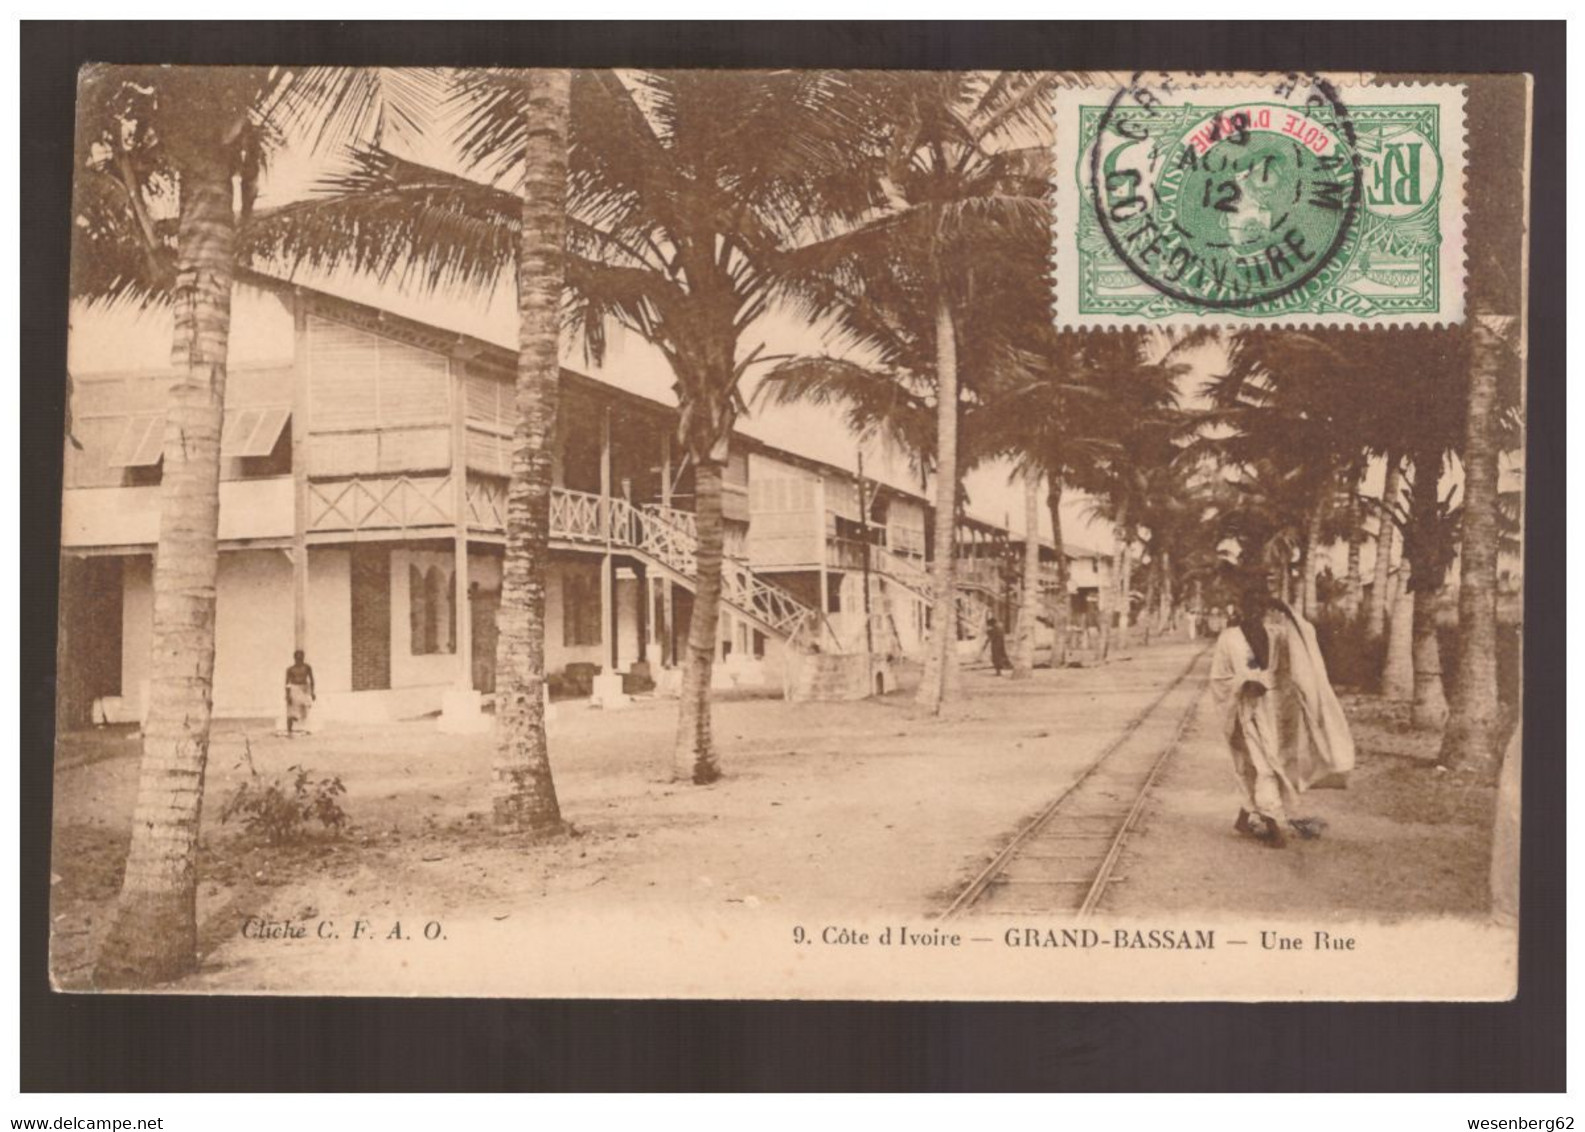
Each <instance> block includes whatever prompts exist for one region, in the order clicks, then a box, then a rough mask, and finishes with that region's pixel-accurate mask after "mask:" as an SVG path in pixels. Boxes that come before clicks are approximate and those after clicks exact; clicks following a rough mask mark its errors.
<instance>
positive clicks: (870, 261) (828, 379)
mask: <svg viewBox="0 0 1585 1132" xmlns="http://www.w3.org/2000/svg"><path fill="white" fill-rule="evenodd" d="M979 236H980V240H981V246H982V251H983V254H982V255H981V257H980V266H979V267H978V268H977V280H976V283H975V286H974V290H973V293H972V295H970V296H968V297H967V299H966V301H965V304H964V306H963V307H962V309H961V310H960V311H959V312H958V323H957V325H960V326H961V330H960V331H958V332H956V333H954V335H953V339H954V341H953V345H954V356H955V358H956V360H957V364H958V366H959V369H960V371H961V372H962V373H963V374H966V375H969V380H965V381H962V382H961V383H960V385H959V388H958V391H957V397H956V411H955V412H954V413H953V414H952V417H953V420H952V426H951V429H950V433H951V437H952V439H953V442H954V444H955V445H956V450H957V453H958V456H957V459H956V460H955V461H954V467H955V468H956V469H957V470H956V472H955V473H954V474H955V476H956V477H957V478H959V479H961V475H962V473H963V471H964V470H966V469H967V468H969V467H972V466H973V465H974V464H975V463H977V462H979V461H980V460H983V459H987V458H990V457H992V456H994V455H996V454H998V453H997V442H995V441H994V439H993V438H992V436H991V435H990V434H989V433H987V432H984V431H983V430H982V429H981V428H980V425H979V420H980V418H981V417H982V416H983V415H984V414H985V413H987V412H988V411H989V407H990V406H991V405H993V404H996V403H997V399H998V397H1000V396H1003V395H1005V392H1006V391H1007V390H1008V389H1010V388H1016V387H1019V386H1025V385H1028V384H1030V383H1031V381H1032V378H1033V375H1032V371H1031V369H1030V367H1031V366H1035V365H1037V364H1038V359H1037V358H1036V357H1035V356H1034V355H1033V354H1032V353H1031V352H1029V351H1028V350H1026V349H1024V348H1023V344H1024V343H1026V342H1027V341H1028V339H1029V338H1030V336H1031V334H1032V333H1033V332H1036V331H1039V330H1041V329H1044V328H1048V327H1049V321H1050V316H1049V309H1048V307H1047V305H1046V304H1045V303H1044V302H1042V301H1039V296H1040V295H1041V286H1042V282H1041V275H1042V272H1041V267H1040V255H1039V252H1040V249H1039V248H1038V247H1037V246H1032V245H1030V244H1028V243H1027V242H1025V241H1022V240H1014V239H1009V238H1007V235H1006V234H1005V233H993V232H986V231H982V232H980V233H979ZM840 243H843V244H845V243H846V241H840ZM993 243H994V248H993V247H992V246H991V245H992V244H993ZM829 252H830V249H829V247H827V246H824V245H816V246H814V247H813V248H812V249H811V252H810V254H808V255H807V256H798V257H788V260H789V261H792V260H795V259H796V260H801V261H802V262H798V263H796V264H795V265H794V267H793V268H792V271H794V272H796V271H799V270H800V269H801V270H802V271H804V272H806V274H796V275H794V274H791V273H790V274H789V277H788V278H789V286H793V287H796V288H797V291H798V294H799V295H800V296H801V297H802V298H803V300H804V301H805V302H806V303H807V304H808V309H810V310H811V311H812V312H815V313H816V314H817V316H819V317H826V318H834V319H835V320H836V322H837V325H838V326H839V327H840V330H841V332H842V334H843V336H844V337H845V338H846V340H847V341H846V342H845V343H844V345H846V346H847V347H848V351H847V353H848V354H850V355H852V356H833V355H812V356H795V357H792V358H788V359H785V360H782V361H779V362H778V363H777V364H776V365H775V366H774V367H773V368H772V369H771V371H770V372H769V373H768V374H767V375H766V376H765V378H764V380H763V381H762V382H761V384H760V387H759V390H758V392H757V398H758V399H759V401H760V402H761V403H762V404H766V405H790V404H796V403H799V402H803V403H808V404H815V405H825V406H840V407H841V408H842V409H843V413H844V417H845V419H846V422H847V424H848V427H849V428H850V429H851V431H852V432H853V433H854V434H855V435H857V436H859V437H861V438H868V437H884V438H885V439H886V440H887V441H888V442H890V443H891V444H892V445H893V446H894V447H896V448H897V449H899V450H900V451H902V452H904V453H906V454H907V456H908V458H909V459H910V461H911V462H912V463H913V465H914V467H915V468H916V469H918V470H919V471H921V472H931V471H933V472H934V474H935V475H936V476H937V478H938V480H939V478H940V477H941V476H942V475H943V474H945V472H944V470H943V469H944V465H943V463H942V460H941V458H940V454H939V451H938V444H939V441H940V439H941V431H940V422H941V413H940V406H939V398H940V396H941V394H940V392H939V390H938V380H937V367H938V364H939V361H940V358H939V354H938V350H937V343H938V341H939V339H938V331H939V329H940V328H939V326H938V324H937V322H936V319H935V315H936V309H937V304H936V302H935V299H934V292H933V289H932V288H931V286H930V285H929V283H928V280H929V278H930V275H929V271H930V269H929V267H928V264H923V263H922V262H921V260H922V259H924V257H923V256H921V255H920V254H918V249H916V248H911V247H908V246H907V245H902V244H893V245H886V246H883V247H882V248H879V249H873V250H870V251H869V252H868V253H867V254H864V255H861V256H859V257H857V258H855V259H853V260H852V261H845V260H843V259H841V258H838V257H834V256H832V255H830V254H829ZM883 252H884V253H889V254H882V253H883ZM809 261H813V262H814V264H815V266H814V269H813V270H810V269H809V267H808V263H809ZM784 262H786V261H784ZM784 270H785V268H784ZM961 494H962V492H961V483H960V484H959V486H958V488H957V489H955V490H954V491H953V496H954V500H955V502H954V506H956V507H957V508H958V513H957V514H954V515H952V516H950V518H951V519H952V522H951V523H950V524H949V525H948V527H949V529H950V530H951V531H952V533H953V538H952V540H951V541H949V542H947V543H945V544H943V543H941V542H940V541H939V539H940V537H941V529H942V527H943V524H942V523H941V517H940V514H939V512H937V514H936V516H935V521H936V539H937V541H936V542H935V543H934V545H935V546H936V547H937V548H938V549H937V551H936V555H935V557H936V559H937V561H938V564H939V559H940V558H942V557H943V556H944V555H946V556H950V554H951V553H952V552H951V550H950V549H948V550H942V549H940V548H941V547H943V545H944V546H945V547H948V548H950V547H952V545H953V543H954V542H955V541H956V531H957V525H958V520H959V518H960V517H961V510H962V508H961ZM939 495H940V489H939V484H938V497H939ZM1036 549H1037V551H1038V546H1037V547H1036ZM954 584H955V583H954ZM956 604H957V603H956V601H955V600H954V601H953V602H952V603H951V608H950V609H949V610H948V611H947V613H946V614H942V612H941V611H940V609H939V607H938V606H936V605H934V604H933V605H932V614H931V621H932V632H934V628H933V627H934V625H935V623H936V620H937V618H939V617H941V616H948V617H954V618H955V616H956ZM951 632H952V638H951V639H955V637H956V631H955V629H951ZM938 643H939V637H938V636H932V638H931V640H930V643H929V644H928V645H927V648H931V649H933V648H935V647H937V645H938ZM937 706H939V701H937Z"/></svg>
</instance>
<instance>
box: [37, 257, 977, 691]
mask: <svg viewBox="0 0 1585 1132" xmlns="http://www.w3.org/2000/svg"><path fill="white" fill-rule="evenodd" d="M234 321H235V322H236V324H237V325H236V328H235V330H234V336H235V337H237V338H238V339H242V340H246V341H247V342H249V343H251V344H252V345H251V349H249V350H247V351H244V352H243V353H244V354H245V356H244V357H242V358H239V359H238V360H237V361H235V362H234V363H233V365H232V367H231V371H230V376H229V383H228V388H227V397H226V418H225V428H224V433H223V437H222V441H221V455H222V459H223V461H224V462H223V468H222V483H221V489H220V490H221V509H220V539H221V555H220V573H219V586H218V596H217V612H216V619H217V624H216V636H217V640H216V668H215V708H216V711H217V713H218V714H221V715H240V716H272V715H275V714H276V713H277V712H278V711H279V707H280V701H281V697H282V688H281V684H282V673H283V671H284V669H285V667H286V666H287V665H288V664H289V663H290V662H291V655H292V652H293V650H294V649H296V648H301V649H303V650H304V651H305V652H306V653H307V655H308V659H309V663H311V664H312V665H313V666H314V669H315V673H316V676H317V680H318V686H319V690H320V714H321V717H322V718H324V717H328V718H364V719H369V718H375V719H378V718H406V717H413V716H418V715H423V714H426V713H431V712H434V711H436V710H440V709H445V711H446V712H447V714H448V715H456V716H459V717H467V716H469V715H470V714H472V713H475V712H476V711H477V707H478V702H479V697H480V695H481V694H488V693H489V692H490V691H492V690H493V686H494V664H495V643H496V642H495V612H496V609H497V607H498V605H499V600H500V578H501V560H502V554H503V545H504V524H505V498H506V482H507V476H508V473H509V470H510V460H511V432H512V404H513V402H512V380H513V375H514V370H515V358H514V356H513V354H512V352H511V351H510V350H509V349H507V348H506V347H505V346H503V345H501V344H499V343H492V342H489V341H485V340H483V339H480V338H476V337H472V336H469V335H465V334H458V333H456V332H454V331H450V330H445V329H441V328H439V327H435V326H431V325H426V324H424V323H421V322H417V321H414V320H412V319H409V318H403V317H399V316H397V315H394V314H391V313H389V312H385V311H381V310H379V309H376V308H373V307H369V306H366V305H362V304H358V303H354V302H350V301H347V300H345V299H343V298H339V297H336V296H333V295H331V294H328V293H325V292H322V291H318V290H313V289H309V288H305V287H298V286H291V285H286V284H282V283H279V282H276V281H273V280H269V279H266V278H263V277H259V276H249V277H248V278H247V281H246V282H244V283H239V285H238V301H237V303H236V315H235V319H234ZM234 356H235V355H234ZM72 376H73V381H72V433H73V438H74V440H75V443H74V444H69V445H68V446H67V455H66V463H67V466H66V489H65V496H64V509H63V523H62V547H63V552H64V568H63V579H62V580H63V599H62V609H63V617H62V630H63V633H64V634H65V641H66V653H65V655H66V656H67V657H68V658H69V663H68V664H67V666H66V672H65V673H64V676H63V682H62V688H63V693H64V694H65V695H66V697H67V701H68V702H67V711H68V713H69V716H70V717H71V718H74V719H76V720H79V721H83V722H86V721H88V720H89V719H90V718H92V719H95V720H96V721H99V720H109V721H117V720H131V719H137V718H139V717H140V716H141V713H142V711H143V707H144V703H145V701H146V694H147V693H146V688H147V684H146V680H147V669H148V656H149V648H150V638H151V629H152V615H153V614H152V578H153V554H154V548H155V544H156V541H157V536H158V525H159V478H160V465H161V459H162V442H163V435H164V397H165V389H166V376H165V374H164V373H162V372H161V371H160V370H159V369H158V368H144V369H134V370H117V369H111V368H105V367H100V368H98V369H77V370H74V372H73V375H72ZM562 390H563V393H562V397H563V400H562V409H561V413H560V418H559V429H558V435H557V438H556V458H555V469H554V475H555V480H554V482H555V489H554V494H553V498H552V505H551V537H552V562H551V568H550V570H549V571H548V574H547V585H546V594H547V609H546V614H547V625H548V628H547V634H546V638H547V639H546V653H547V656H546V660H547V668H548V670H549V671H550V672H551V674H552V676H553V680H554V684H553V686H554V687H556V688H559V689H560V690H562V691H564V692H566V693H569V694H580V693H581V694H588V692H589V690H590V688H591V686H592V677H593V676H594V675H595V673H597V672H598V673H605V674H618V673H619V674H622V675H623V679H624V682H625V684H626V686H627V688H628V690H636V689H638V688H642V687H647V686H648V683H649V682H650V681H659V682H662V683H664V682H665V680H666V679H667V677H668V672H670V671H674V670H675V667H676V665H677V663H678V658H679V655H680V652H681V649H682V646H683V645H684V643H685V642H686V639H687V627H688V623H689V619H690V616H691V610H692V589H693V574H694V560H693V554H694V547H695V535H694V528H693V513H692V512H693V503H694V500H693V475H692V469H691V468H690V467H689V465H688V461H687V459H686V458H684V457H683V456H682V455H681V454H680V452H679V451H678V449H677V447H676V445H675V443H674V440H673V437H674V434H675V430H676V409H675V407H674V406H672V405H668V404H666V403H664V402H661V401H657V400H653V399H650V398H647V397H642V396H638V395H636V394H634V393H631V392H628V391H626V390H624V389H621V388H618V387H616V386H614V385H612V384H610V383H608V382H604V381H597V380H594V379H592V378H589V377H587V376H584V375H582V374H578V373H575V372H572V371H570V370H564V372H563V382H562ZM724 507H725V514H726V518H727V525H728V527H727V553H728V560H727V564H726V568H725V578H724V586H723V589H724V595H723V596H724V601H723V610H722V615H721V626H720V632H719V635H718V640H719V649H720V652H719V657H720V660H721V664H720V665H719V666H718V667H719V669H720V672H719V679H720V680H721V681H722V682H723V683H729V684H730V683H749V684H752V683H762V682H771V683H774V682H776V681H777V680H778V679H779V676H780V665H781V660H782V650H783V649H785V648H786V647H788V645H789V642H792V643H793V645H794V647H818V648H822V649H827V650H841V649H857V648H859V647H874V648H876V649H880V650H882V651H891V652H904V653H906V652H911V651H913V650H914V649H916V648H918V647H919V646H920V645H921V644H922V641H923V638H924V634H925V631H926V629H927V622H928V615H927V610H928V593H929V588H928V582H927V580H926V579H927V575H926V570H927V562H928V558H929V555H930V553H931V552H932V548H931V546H930V544H929V537H928V534H927V532H929V530H930V526H931V524H930V509H929V507H928V505H927V502H926V499H925V496H924V494H923V492H922V491H911V490H909V489H907V488H904V487H900V486H898V485H896V484H882V483H877V482H876V481H875V480H873V479H870V480H860V479H859V478H858V477H857V476H855V475H854V474H852V473H851V472H849V471H847V470H844V469H841V468H837V467H834V466H832V465H829V464H825V463H822V462H820V461H817V460H811V459H808V458H806V457H803V456H800V455H798V454H796V453H792V452H788V451H785V450H781V449H777V448H775V447H772V446H770V445H768V444H765V443H763V442H761V441H758V440H755V439H754V438H752V437H749V436H746V435H743V436H740V437H739V438H738V441H737V442H735V444H734V452H733V455H732V458H731V462H730V463H729V465H728V468H727V471H726V500H725V504H724ZM1005 537H1006V533H1005V532H1002V531H999V530H997V529H996V528H994V527H992V526H991V525H989V524H984V523H973V522H970V523H966V524H965V525H964V533H963V535H962V536H961V539H962V541H963V542H964V544H965V545H964V547H963V548H961V549H960V551H959V553H960V554H966V555H967V556H966V561H965V566H966V570H965V592H966V593H967V594H970V595H972V594H973V593H974V592H976V591H977V590H978V591H981V592H982V596H981V597H979V598H976V599H973V600H971V601H970V606H969V612H970V614H971V617H970V621H971V622H972V613H973V611H974V609H976V608H980V607H988V606H987V603H989V602H991V601H994V600H997V599H998V597H1004V596H1005V595H1004V594H1001V593H1000V591H998V590H997V589H996V588H995V587H996V585H999V584H1000V583H999V582H994V583H993V582H992V581H991V580H990V579H989V578H980V577H979V573H977V571H978V572H984V565H985V563H986V562H992V561H993V559H991V558H981V557H976V556H974V555H973V554H967V552H968V550H969V549H970V547H971V546H972V547H983V548H986V549H990V548H992V546H993V544H995V543H996V540H998V539H1005ZM866 592H867V595H868V596H867V599H866Z"/></svg>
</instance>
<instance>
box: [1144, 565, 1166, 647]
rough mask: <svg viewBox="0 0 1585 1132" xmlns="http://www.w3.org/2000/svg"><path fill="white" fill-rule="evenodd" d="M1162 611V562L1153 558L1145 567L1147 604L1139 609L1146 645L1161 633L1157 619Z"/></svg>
mask: <svg viewBox="0 0 1585 1132" xmlns="http://www.w3.org/2000/svg"><path fill="white" fill-rule="evenodd" d="M1160 611H1161V562H1160V561H1159V560H1157V559H1155V558H1152V559H1151V561H1150V564H1149V565H1147V566H1146V567H1145V604H1144V605H1142V606H1140V607H1139V624H1140V626H1141V628H1143V629H1144V631H1145V644H1147V645H1148V644H1149V643H1150V638H1151V636H1152V635H1153V634H1155V633H1157V632H1159V629H1160V626H1159V625H1158V624H1157V621H1156V617H1157V614H1159V613H1160Z"/></svg>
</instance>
